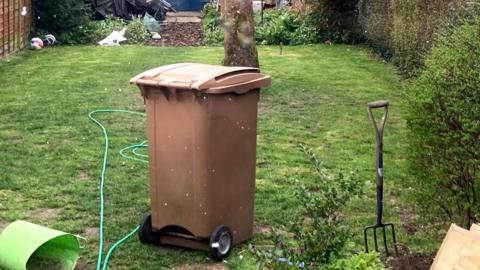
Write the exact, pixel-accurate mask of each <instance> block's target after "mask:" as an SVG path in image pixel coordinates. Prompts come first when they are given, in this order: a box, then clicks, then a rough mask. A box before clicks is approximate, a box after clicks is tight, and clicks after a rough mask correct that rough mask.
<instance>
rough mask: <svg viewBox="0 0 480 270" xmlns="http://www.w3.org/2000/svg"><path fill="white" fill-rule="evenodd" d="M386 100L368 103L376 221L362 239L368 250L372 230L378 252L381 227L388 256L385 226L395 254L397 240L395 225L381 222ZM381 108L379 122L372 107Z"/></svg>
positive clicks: (367, 228) (366, 230)
mask: <svg viewBox="0 0 480 270" xmlns="http://www.w3.org/2000/svg"><path fill="white" fill-rule="evenodd" d="M388 105H389V104H388V101H383V100H382V101H376V102H371V103H368V114H369V116H370V120H371V121H372V123H373V127H374V128H375V135H376V136H375V137H376V155H375V158H376V163H377V166H376V168H377V172H376V175H377V223H376V224H375V225H372V226H368V227H366V228H365V230H364V232H363V234H364V240H365V251H366V252H368V238H367V232H368V230H372V231H373V240H374V244H375V251H376V252H378V240H377V229H381V231H382V236H383V237H382V238H383V245H384V246H385V254H386V255H387V256H389V252H388V246H387V233H386V228H391V230H392V240H393V247H394V249H395V253H396V254H397V253H398V251H397V245H396V243H397V240H396V238H395V227H394V226H393V224H392V223H387V224H385V223H383V222H382V215H383V128H384V127H385V121H386V120H387V114H388ZM377 108H383V116H382V118H381V120H380V123H377V121H376V120H375V117H374V116H373V109H377Z"/></svg>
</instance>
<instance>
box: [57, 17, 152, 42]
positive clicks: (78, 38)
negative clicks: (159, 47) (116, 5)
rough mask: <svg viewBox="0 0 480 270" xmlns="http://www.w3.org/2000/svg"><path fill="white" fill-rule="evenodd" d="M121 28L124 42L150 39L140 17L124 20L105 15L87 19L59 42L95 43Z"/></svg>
mask: <svg viewBox="0 0 480 270" xmlns="http://www.w3.org/2000/svg"><path fill="white" fill-rule="evenodd" d="M123 28H126V31H125V38H126V39H127V40H126V41H125V43H126V44H144V43H146V42H148V41H149V40H150V34H149V33H148V31H147V29H146V28H145V25H144V24H143V21H142V20H141V19H134V20H131V21H125V20H122V19H117V18H112V17H107V18H106V19H105V20H98V21H89V22H88V23H86V24H85V25H82V26H79V27H77V28H76V29H75V30H74V31H72V32H71V33H69V34H68V35H65V36H64V37H63V38H62V39H61V40H60V42H61V43H62V44H96V43H97V42H99V41H100V40H102V39H104V38H105V37H106V36H108V35H109V34H110V33H112V31H114V30H115V31H120V30H122V29H123Z"/></svg>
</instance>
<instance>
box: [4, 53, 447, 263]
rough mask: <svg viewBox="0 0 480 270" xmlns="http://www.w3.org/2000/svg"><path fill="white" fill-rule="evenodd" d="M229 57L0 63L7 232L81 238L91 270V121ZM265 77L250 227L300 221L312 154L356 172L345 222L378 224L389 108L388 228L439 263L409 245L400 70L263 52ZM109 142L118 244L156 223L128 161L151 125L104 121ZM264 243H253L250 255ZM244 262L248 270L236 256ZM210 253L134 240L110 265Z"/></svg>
mask: <svg viewBox="0 0 480 270" xmlns="http://www.w3.org/2000/svg"><path fill="white" fill-rule="evenodd" d="M222 56H223V50H222V49H221V48H213V47H212V48H151V47H139V46H122V47H117V48H100V47H88V46H87V47H56V48H48V49H44V50H42V51H25V52H22V53H19V54H17V55H15V56H12V57H11V58H10V59H8V61H4V62H2V63H0V86H1V87H0V97H1V99H0V100H1V106H0V127H1V129H0V153H1V155H0V172H1V174H0V224H6V223H8V222H11V221H14V220H16V219H24V220H28V221H31V222H35V223H39V224H42V225H45V226H49V227H52V228H55V229H59V230H63V231H68V232H72V233H75V234H80V235H82V236H84V237H86V238H87V244H86V247H85V248H84V249H82V253H81V263H82V264H83V265H85V268H87V269H91V268H93V267H94V264H95V259H96V251H97V246H96V245H97V244H98V237H97V235H96V234H97V232H98V231H97V230H96V228H97V227H98V177H99V170H100V165H101V157H102V150H103V140H102V135H101V131H100V130H99V129H98V127H97V126H95V125H94V124H93V123H92V122H90V121H89V120H88V118H87V114H88V112H90V111H93V110H95V109H100V108H121V109H129V110H136V111H143V109H144V105H143V100H142V98H141V96H140V94H139V91H138V89H137V88H136V87H134V86H130V85H129V84H128V81H129V79H130V78H131V77H133V76H134V75H136V74H138V73H140V72H142V71H144V70H146V69H150V68H152V67H156V66H160V65H165V64H171V63H178V62H201V63H211V64H219V63H220V62H221V59H222ZM259 56H260V62H261V65H262V71H263V72H264V73H267V74H269V75H271V77H272V81H273V83H272V86H271V87H269V88H267V89H265V90H263V92H262V97H261V101H260V109H259V123H258V148H257V177H256V178H257V190H256V208H255V225H256V227H259V228H264V227H272V226H274V227H278V226H282V225H283V224H285V222H286V221H288V220H292V217H294V216H295V215H296V214H297V213H298V207H297V204H298V202H297V201H296V200H295V198H294V197H293V196H292V194H293V191H294V190H295V189H296V188H297V187H295V186H294V185H293V186H292V185H291V184H290V183H291V180H293V179H297V180H298V181H303V182H306V183H309V182H310V183H311V181H312V179H313V177H312V176H311V168H310V165H309V163H308V161H307V160H306V159H305V157H304V156H303V154H302V153H301V151H300V150H299V148H298V144H299V143H303V144H306V145H308V146H309V147H311V148H312V149H313V150H314V152H315V153H316V154H317V156H318V157H319V158H320V159H322V160H323V162H324V164H325V166H326V167H327V168H329V169H332V170H339V171H352V170H355V171H357V172H358V177H359V181H362V182H365V183H366V188H365V190H366V191H367V196H366V197H365V198H362V199H356V200H354V201H353V203H351V204H350V205H349V207H348V209H346V211H345V216H346V218H347V220H348V223H349V225H350V226H351V227H352V229H353V230H354V233H355V235H354V237H352V239H353V241H354V244H355V245H354V249H356V250H361V248H362V241H363V238H362V234H361V232H362V230H363V228H364V227H365V226H367V225H370V224H372V223H373V222H374V219H375V200H374V198H375V197H374V189H375V186H374V178H375V163H374V162H375V161H374V145H375V144H374V133H373V127H372V126H371V123H370V122H369V119H368V116H367V112H366V104H367V102H369V101H373V100H379V99H388V100H390V102H391V108H390V113H389V118H388V121H387V126H386V129H385V143H384V145H385V157H384V163H385V181H386V184H385V188H386V194H385V203H386V206H385V211H386V213H385V221H391V222H393V223H395V224H396V225H397V229H398V235H397V237H398V239H399V241H400V242H402V243H405V244H407V245H408V246H409V247H410V248H411V249H412V250H414V251H424V252H431V251H434V250H436V248H437V246H438V244H439V239H437V238H435V237H434V238H431V235H430V234H429V231H428V229H425V228H424V227H419V231H418V232H417V233H415V234H413V235H408V234H407V232H406V231H405V229H404V228H408V226H412V225H415V224H413V222H415V220H416V215H415V211H414V207H413V206H412V204H410V203H409V200H408V198H409V196H410V195H411V194H412V191H411V189H409V187H408V184H407V183H408V182H409V181H410V180H411V179H410V177H409V175H408V173H407V170H406V166H407V164H406V161H405V150H404V149H405V144H406V140H405V122H404V120H403V119H402V117H401V114H402V113H401V110H402V107H401V99H402V96H401V88H402V84H401V82H400V80H399V77H398V76H397V75H396V73H395V70H394V69H393V68H392V67H391V66H390V65H388V64H385V63H383V62H381V61H378V60H377V59H375V58H374V57H372V56H371V55H370V54H369V53H368V51H367V50H364V49H362V48H358V47H351V46H323V45H320V46H305V47H301V46H299V47H284V52H283V54H282V55H280V54H279V50H278V48H277V47H260V48H259ZM99 118H100V120H101V121H102V122H103V123H105V124H106V126H107V129H108V132H109V133H110V137H111V145H110V149H111V153H110V160H109V164H108V171H107V175H106V177H107V180H106V190H105V192H106V205H105V206H106V212H105V218H106V224H105V229H106V233H105V241H106V244H107V245H108V244H112V243H113V242H115V241H116V240H117V239H119V238H120V237H121V236H122V235H123V234H125V233H127V232H128V231H129V230H130V229H131V228H133V227H134V226H135V225H136V224H137V223H138V221H139V220H140V218H141V216H142V214H143V213H144V212H146V211H148V209H149V197H148V195H147V194H148V185H147V181H148V169H147V166H145V165H144V164H142V163H136V162H132V161H129V160H125V159H123V158H121V157H120V156H119V155H118V154H116V152H117V151H118V150H119V149H121V148H122V147H124V146H126V145H129V144H132V143H139V142H141V141H142V140H144V139H145V120H144V119H142V118H141V117H138V116H128V115H123V114H118V113H117V114H115V113H112V114H108V115H101V116H100V117H99ZM263 237H264V236H263V235H262V234H260V233H258V234H256V235H255V236H254V238H253V239H252V240H251V241H252V242H253V243H256V242H259V241H262V238H263ZM240 254H241V255H243V259H240V256H239V255H240ZM207 261H208V259H207V258H206V256H205V253H203V252H198V251H185V250H182V249H176V248H157V247H150V246H143V245H141V244H140V243H139V242H138V240H137V239H136V238H131V239H129V240H128V241H127V242H125V243H124V244H123V245H121V246H120V247H119V249H118V250H117V251H115V253H114V255H113V257H112V259H111V262H110V266H111V267H112V268H114V269H127V268H128V269H153V268H155V269H171V268H172V267H174V266H177V265H183V264H201V263H205V262H207ZM228 265H229V266H230V267H231V268H234V269H254V268H255V261H254V259H253V257H252V256H251V255H250V254H249V252H248V250H247V246H246V244H243V245H240V246H239V247H237V248H235V249H234V253H233V254H232V256H231V257H230V259H229V261H228Z"/></svg>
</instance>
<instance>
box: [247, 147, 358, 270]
mask: <svg viewBox="0 0 480 270" xmlns="http://www.w3.org/2000/svg"><path fill="white" fill-rule="evenodd" d="M300 150H301V151H302V152H303V153H304V154H305V155H306V157H307V158H308V159H309V161H310V163H311V164H312V166H313V169H314V177H315V178H316V181H315V183H316V184H315V185H314V186H310V187H307V186H305V185H300V188H299V190H298V191H297V193H296V194H295V197H296V198H297V199H298V202H299V205H300V207H301V211H300V213H299V216H298V218H297V219H296V220H295V222H292V223H291V224H286V226H287V227H288V231H289V232H288V234H286V235H285V234H284V235H282V234H278V233H273V241H274V245H273V247H271V248H269V249H267V250H265V249H259V248H254V249H253V250H252V248H251V250H252V251H253V252H254V254H255V255H256V256H257V258H258V259H259V261H260V262H261V263H262V264H263V265H267V266H274V265H277V264H279V263H280V264H282V265H290V266H299V265H303V266H306V267H311V268H317V267H320V266H324V265H326V264H329V263H330V262H332V261H334V260H335V259H336V258H338V257H339V256H340V254H341V252H342V251H343V250H344V247H345V245H346V243H347V242H348V239H349V238H350V237H351V233H350V230H349V228H348V227H347V226H346V225H345V224H344V220H343V217H342V216H341V210H342V208H343V207H344V206H345V205H346V204H347V203H348V202H349V201H350V200H351V199H352V198H353V197H355V196H358V195H360V194H361V190H362V189H361V186H360V184H359V182H358V181H357V180H356V179H355V174H353V173H350V174H343V173H330V172H329V171H327V170H326V169H325V168H324V167H323V166H322V163H321V162H320V161H319V160H318V158H317V157H316V155H315V154H314V153H313V151H312V149H310V148H308V147H307V146H305V145H303V144H301V145H300ZM295 184H296V185H299V183H298V181H296V183H295ZM275 269H277V268H276V267H275Z"/></svg>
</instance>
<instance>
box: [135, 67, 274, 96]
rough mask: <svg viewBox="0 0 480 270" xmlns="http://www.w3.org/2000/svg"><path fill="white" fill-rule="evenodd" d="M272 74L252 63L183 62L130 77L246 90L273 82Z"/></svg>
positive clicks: (142, 81) (216, 90) (205, 89)
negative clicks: (232, 65) (227, 65)
mask: <svg viewBox="0 0 480 270" xmlns="http://www.w3.org/2000/svg"><path fill="white" fill-rule="evenodd" d="M270 81H271V80H270V76H267V75H264V74H262V73H260V72H259V70H258V69H257V68H252V67H225V66H217V65H207V64H193V63H182V64H173V65H166V66H161V67H158V68H154V69H150V70H147V71H145V72H143V73H141V74H139V75H137V76H135V77H134V78H132V79H131V80H130V83H135V84H137V85H138V86H139V87H140V89H142V92H143V91H144V89H143V86H157V87H168V88H175V89H192V90H197V91H202V92H205V93H212V94H220V93H228V92H235V93H238V94H243V93H246V92H248V91H250V90H252V89H258V88H261V87H266V86H269V85H270Z"/></svg>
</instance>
